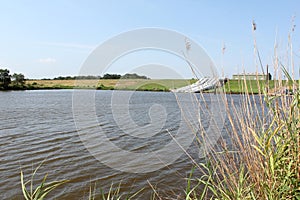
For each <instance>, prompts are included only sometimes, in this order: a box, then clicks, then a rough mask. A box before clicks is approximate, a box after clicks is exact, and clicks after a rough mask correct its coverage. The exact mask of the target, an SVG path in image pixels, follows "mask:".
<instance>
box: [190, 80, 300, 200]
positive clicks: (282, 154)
mask: <svg viewBox="0 0 300 200" xmlns="http://www.w3.org/2000/svg"><path fill="white" fill-rule="evenodd" d="M290 82H293V83H294V85H295V86H296V87H297V88H298V90H296V92H295V93H294V94H293V95H281V96H279V97H270V96H268V95H267V93H266V91H265V92H262V93H260V95H261V98H264V99H263V101H261V106H260V109H262V110H257V108H254V107H251V101H252V100H253V99H252V98H251V97H250V96H249V95H245V96H244V100H243V105H242V106H245V107H244V108H245V110H242V111H241V110H235V108H234V107H232V108H233V109H231V110H230V111H228V113H227V117H228V118H229V121H230V125H229V127H228V134H229V135H230V141H225V140H224V141H222V142H221V143H222V145H220V146H221V148H220V146H219V148H218V150H216V149H215V150H214V151H213V153H211V154H210V156H209V158H208V161H207V163H206V164H202V165H201V166H202V167H201V169H199V170H201V171H202V172H203V173H204V176H202V177H200V178H196V179H193V181H194V182H195V183H194V184H195V185H196V186H197V187H198V185H202V186H203V185H204V186H205V188H206V190H201V191H199V190H198V191H197V192H193V193H192V194H189V193H188V194H187V199H228V200H229V199H249V200H250V199H251V200H252V199H253V200H254V199H272V200H273V199H274V200H275V199H276V200H277V199H278V200H279V199H296V200H298V199H300V148H299V146H300V135H299V134H300V92H299V89H300V88H299V82H298V83H297V82H296V81H292V79H290ZM258 84H259V83H258ZM263 95H264V96H263ZM258 103H259V102H258ZM264 103H266V105H267V108H265V109H264V105H263V104H264ZM230 104H231V103H230V102H229V105H230ZM259 111H261V114H260V115H256V114H255V113H256V112H259ZM239 132H241V133H242V134H239ZM190 181H191V180H190ZM197 187H195V188H193V189H194V191H196V190H197ZM189 190H191V189H189ZM189 190H188V191H189Z"/></svg>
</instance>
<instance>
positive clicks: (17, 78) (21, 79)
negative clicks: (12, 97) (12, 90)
mask: <svg viewBox="0 0 300 200" xmlns="http://www.w3.org/2000/svg"><path fill="white" fill-rule="evenodd" d="M12 80H13V83H14V84H15V85H18V86H23V85H24V84H25V76H24V75H23V74H21V73H20V74H17V73H14V74H13V75H12Z"/></svg>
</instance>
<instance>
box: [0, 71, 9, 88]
mask: <svg viewBox="0 0 300 200" xmlns="http://www.w3.org/2000/svg"><path fill="white" fill-rule="evenodd" d="M10 83H11V75H10V74H9V70H8V69H0V88H2V89H5V90H6V89H8V86H9V84H10Z"/></svg>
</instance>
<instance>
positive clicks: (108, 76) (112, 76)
mask: <svg viewBox="0 0 300 200" xmlns="http://www.w3.org/2000/svg"><path fill="white" fill-rule="evenodd" d="M75 79H77V80H78V79H85V80H86V79H149V78H148V77H147V76H140V75H138V74H136V73H133V74H129V73H127V74H124V75H120V74H104V75H103V76H92V75H88V76H59V77H55V78H53V79H45V78H44V79H42V80H75Z"/></svg>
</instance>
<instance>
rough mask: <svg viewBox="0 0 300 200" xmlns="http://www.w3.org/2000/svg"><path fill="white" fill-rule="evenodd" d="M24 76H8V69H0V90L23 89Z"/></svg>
mask: <svg viewBox="0 0 300 200" xmlns="http://www.w3.org/2000/svg"><path fill="white" fill-rule="evenodd" d="M25 88H26V86H25V76H24V75H23V74H21V73H20V74H17V73H14V74H13V75H11V74H10V71H9V70H8V69H0V90H15V89H25Z"/></svg>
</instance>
